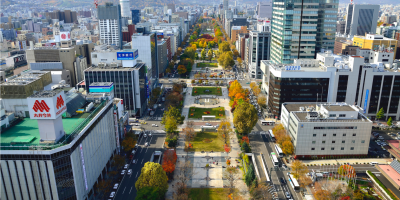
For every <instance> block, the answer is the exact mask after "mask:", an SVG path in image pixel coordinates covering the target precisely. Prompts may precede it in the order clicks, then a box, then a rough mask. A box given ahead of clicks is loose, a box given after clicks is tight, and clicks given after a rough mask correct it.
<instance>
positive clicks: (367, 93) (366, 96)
mask: <svg viewBox="0 0 400 200" xmlns="http://www.w3.org/2000/svg"><path fill="white" fill-rule="evenodd" d="M368 95H369V90H367V91H365V101H364V114H365V113H366V112H367V105H368Z"/></svg>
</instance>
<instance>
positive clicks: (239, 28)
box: [231, 26, 249, 42]
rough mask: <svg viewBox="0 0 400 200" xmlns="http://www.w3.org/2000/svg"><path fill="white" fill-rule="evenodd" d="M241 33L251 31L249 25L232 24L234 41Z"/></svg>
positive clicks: (232, 39)
mask: <svg viewBox="0 0 400 200" xmlns="http://www.w3.org/2000/svg"><path fill="white" fill-rule="evenodd" d="M241 33H249V30H247V26H232V32H231V35H232V38H231V41H232V42H234V41H236V40H237V39H238V36H239V34H241Z"/></svg>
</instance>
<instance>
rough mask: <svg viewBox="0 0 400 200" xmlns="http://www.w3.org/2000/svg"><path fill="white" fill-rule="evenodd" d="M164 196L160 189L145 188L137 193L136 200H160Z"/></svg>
mask: <svg viewBox="0 0 400 200" xmlns="http://www.w3.org/2000/svg"><path fill="white" fill-rule="evenodd" d="M163 198H164V194H163V192H162V191H161V190H160V188H158V187H143V188H142V189H140V190H138V191H137V196H136V198H135V199H136V200H142V199H143V200H159V199H163Z"/></svg>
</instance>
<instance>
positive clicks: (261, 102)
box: [257, 95, 267, 107]
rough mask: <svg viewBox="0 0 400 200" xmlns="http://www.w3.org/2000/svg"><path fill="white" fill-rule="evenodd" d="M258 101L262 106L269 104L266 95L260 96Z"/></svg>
mask: <svg viewBox="0 0 400 200" xmlns="http://www.w3.org/2000/svg"><path fill="white" fill-rule="evenodd" d="M257 103H258V105H260V106H261V107H266V106H267V97H266V96H265V95H260V96H258V98H257Z"/></svg>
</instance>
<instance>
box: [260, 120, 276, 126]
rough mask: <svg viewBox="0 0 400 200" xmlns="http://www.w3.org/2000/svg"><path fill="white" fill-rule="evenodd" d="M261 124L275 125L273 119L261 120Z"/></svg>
mask: <svg viewBox="0 0 400 200" xmlns="http://www.w3.org/2000/svg"><path fill="white" fill-rule="evenodd" d="M261 125H263V126H273V125H275V122H274V121H265V120H261Z"/></svg>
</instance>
